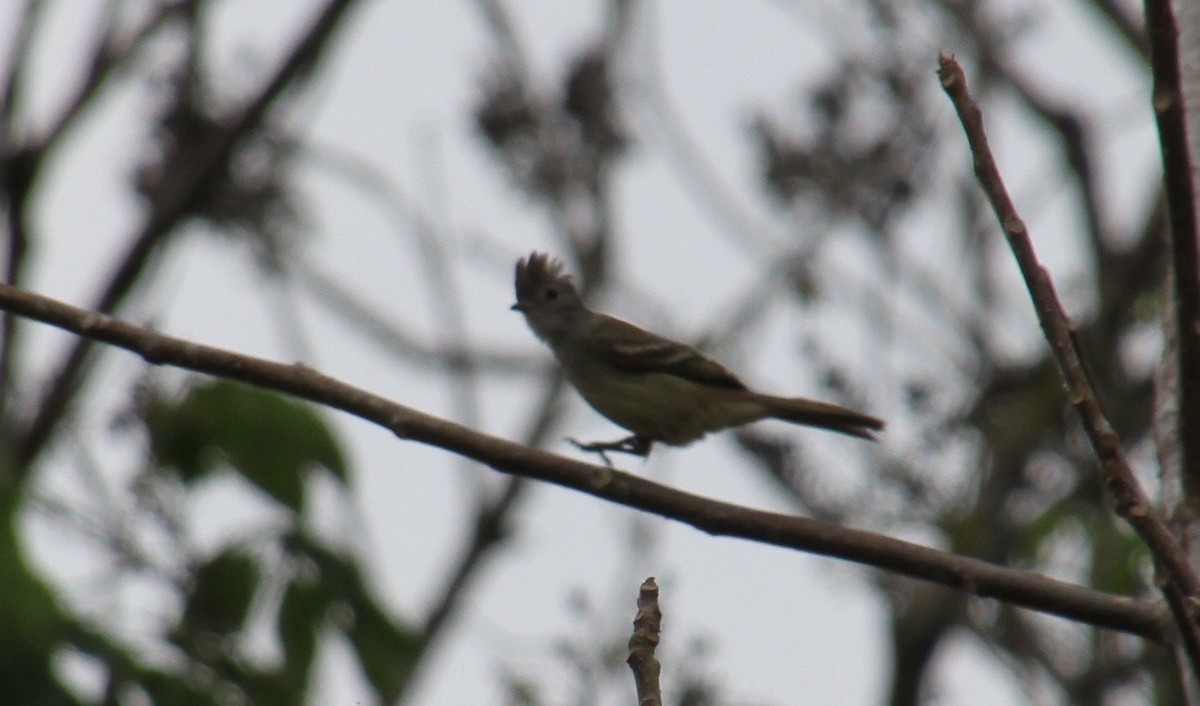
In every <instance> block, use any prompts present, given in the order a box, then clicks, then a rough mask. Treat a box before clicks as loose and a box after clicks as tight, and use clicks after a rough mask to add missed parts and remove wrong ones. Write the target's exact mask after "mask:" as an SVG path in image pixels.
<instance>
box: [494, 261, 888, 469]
mask: <svg viewBox="0 0 1200 706" xmlns="http://www.w3.org/2000/svg"><path fill="white" fill-rule="evenodd" d="M514 285H515V289H516V296H517V301H516V303H515V304H513V305H512V307H511V308H512V309H513V310H515V311H519V312H520V313H521V314H523V315H524V317H525V321H526V323H527V324H528V325H529V328H530V329H532V331H533V333H534V334H535V335H536V336H537V337H538V338H539V339H541V340H542V341H543V342H544V343H545V344H546V345H547V346H548V347H549V348H550V350H551V352H552V353H553V354H554V357H555V358H556V359H557V360H558V362H559V364H560V366H561V367H562V370H563V372H564V374H565V375H566V378H567V380H568V381H569V382H570V383H571V385H572V386H573V387H574V388H575V389H576V390H577V391H578V392H579V394H580V396H582V397H583V399H584V400H585V401H586V402H587V403H588V404H589V405H591V407H592V408H593V409H595V410H596V411H597V412H599V413H600V414H601V415H603V416H604V417H606V418H608V419H609V420H610V421H612V422H613V423H615V424H616V425H618V426H620V427H623V428H624V429H626V430H628V431H629V432H631V434H632V436H629V437H627V438H624V439H621V440H619V441H614V442H594V443H588V444H584V443H580V442H577V441H574V440H571V441H572V442H573V443H575V445H576V446H577V447H579V448H580V449H583V450H585V451H593V452H598V453H600V454H601V455H602V457H603V458H604V460H605V461H606V462H607V461H608V457H607V456H605V455H604V453H605V452H606V451H617V452H623V453H628V454H633V455H637V456H647V455H649V453H650V450H651V448H652V447H653V445H654V443H656V442H661V443H663V444H666V445H669V446H686V445H688V444H690V443H692V442H694V441H696V440H698V439H701V438H703V437H704V436H705V435H707V434H709V433H710V432H715V431H719V430H722V429H727V428H731V427H738V426H741V425H743V424H749V423H751V422H755V421H759V420H761V419H768V418H771V419H779V420H783V421H785V422H790V423H792V424H799V425H803V426H810V427H817V428H821V429H826V430H829V431H833V432H837V433H840V434H846V435H849V436H853V437H858V438H861V439H868V440H874V439H875V432H878V431H881V430H882V429H883V428H884V421H883V420H882V419H879V418H877V417H874V416H871V415H869V414H864V413H862V412H856V411H854V410H852V409H848V408H846V407H842V406H840V405H837V404H833V403H830V402H821V401H818V400H811V399H806V398H803V397H780V396H776V395H768V394H764V393H761V392H756V391H754V390H751V389H750V388H749V387H747V386H746V384H745V383H743V382H742V381H741V380H740V379H739V378H738V377H737V376H736V375H735V374H734V373H733V372H731V371H730V370H729V369H728V368H726V367H725V366H724V365H722V364H721V363H719V362H717V361H715V360H713V359H712V358H709V357H708V356H706V355H704V354H703V353H701V352H700V351H698V350H696V349H695V348H694V347H692V346H689V345H687V344H685V343H680V342H678V341H672V340H670V339H668V338H664V337H662V336H659V335H658V334H655V333H652V332H650V331H647V330H645V329H643V328H641V327H639V326H636V325H634V324H632V323H629V322H628V321H624V320H622V319H618V318H616V317H613V316H608V315H607V314H602V313H600V312H596V311H593V310H591V309H589V308H588V307H587V306H586V305H585V304H584V302H583V298H582V297H581V296H580V293H579V289H578V288H577V287H576V286H575V281H574V279H573V278H572V277H571V276H570V275H569V274H567V273H566V272H565V269H564V267H563V263H562V261H561V260H558V259H556V258H553V257H551V256H549V255H547V254H545V253H541V252H536V251H535V252H533V253H531V254H530V255H529V256H528V257H524V258H521V259H520V260H518V261H517V265H516V276H515V281H514Z"/></svg>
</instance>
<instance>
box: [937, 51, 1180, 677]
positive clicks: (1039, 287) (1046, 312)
mask: <svg viewBox="0 0 1200 706" xmlns="http://www.w3.org/2000/svg"><path fill="white" fill-rule="evenodd" d="M938 77H939V78H940V79H941V82H942V88H943V89H944V90H945V91H946V94H947V95H948V96H949V97H950V100H951V102H952V103H953V104H954V108H955V110H956V111H957V112H958V117H959V120H960V121H961V122H962V124H963V129H964V131H965V132H966V134H967V141H968V142H969V143H970V147H971V154H972V156H973V158H974V162H975V175H976V176H977V177H978V179H979V183H980V186H982V187H983V190H984V192H985V193H986V194H987V197H988V200H989V201H990V202H991V204H992V209H993V210H994V211H995V212H996V217H997V219H998V220H999V221H1000V227H1001V228H1002V230H1003V231H1004V235H1005V237H1006V238H1007V240H1008V244H1009V246H1010V247H1011V248H1012V251H1013V255H1014V256H1015V258H1016V260H1017V265H1018V267H1019V268H1020V270H1021V275H1022V277H1024V279H1025V284H1026V286H1027V287H1028V289H1029V293H1030V296H1031V297H1032V299H1033V303H1034V309H1035V310H1036V311H1037V316H1038V321H1039V322H1040V323H1041V326H1042V330H1043V332H1044V334H1045V336H1046V340H1047V341H1049V343H1050V347H1051V349H1052V351H1053V352H1054V357H1055V360H1056V361H1057V362H1058V366H1059V370H1060V371H1061V373H1062V376H1063V380H1064V382H1065V383H1066V387H1067V397H1068V400H1069V401H1070V403H1071V406H1073V407H1074V408H1075V411H1076V412H1078V413H1079V417H1080V420H1081V421H1082V423H1083V428H1084V431H1085V432H1086V433H1087V436H1088V439H1089V441H1090V442H1091V444H1092V448H1093V449H1094V451H1095V453H1096V456H1097V457H1098V458H1099V460H1100V470H1101V472H1102V474H1103V476H1104V480H1105V483H1106V484H1107V486H1108V488H1109V490H1110V491H1111V493H1112V496H1113V504H1114V507H1115V510H1116V512H1117V513H1118V514H1119V515H1121V517H1123V518H1124V519H1125V521H1126V522H1128V523H1129V525H1130V526H1131V527H1133V529H1134V531H1136V532H1137V533H1138V535H1139V536H1140V537H1141V538H1142V540H1143V541H1144V542H1145V543H1146V546H1147V547H1148V548H1149V550H1150V554H1151V555H1152V556H1153V557H1154V560H1155V562H1156V563H1157V565H1158V566H1159V568H1160V569H1161V571H1162V572H1163V574H1164V576H1163V578H1164V580H1163V581H1162V582H1161V589H1162V592H1163V595H1164V596H1165V597H1166V600H1167V604H1168V605H1169V606H1170V607H1171V612H1172V614H1173V615H1174V616H1175V619H1176V623H1177V624H1178V627H1179V630H1180V633H1181V636H1182V638H1183V641H1184V645H1185V646H1186V647H1187V649H1188V653H1189V656H1190V657H1191V659H1192V669H1193V670H1194V671H1195V672H1196V673H1197V674H1200V629H1198V628H1197V625H1196V621H1195V618H1194V616H1193V614H1192V612H1193V611H1192V604H1193V602H1194V601H1195V600H1196V599H1197V597H1200V579H1197V577H1196V574H1195V572H1194V571H1193V570H1192V567H1191V565H1190V564H1188V562H1187V558H1186V556H1185V555H1184V553H1183V552H1182V551H1181V549H1180V547H1179V545H1178V544H1177V543H1176V542H1175V538H1174V536H1173V535H1172V534H1171V532H1170V530H1168V529H1167V526H1166V524H1165V523H1164V522H1163V521H1162V519H1161V518H1160V517H1159V516H1158V513H1157V512H1155V510H1154V506H1153V505H1152V504H1151V503H1150V499H1149V497H1148V496H1147V495H1146V492H1145V490H1143V489H1142V486H1141V484H1140V483H1139V482H1138V480H1137V478H1136V477H1135V476H1134V474H1133V469H1132V468H1130V466H1129V463H1128V461H1127V460H1126V459H1125V454H1124V451H1123V450H1122V449H1121V444H1120V440H1119V439H1118V438H1117V434H1116V432H1115V431H1113V428H1112V426H1111V425H1110V424H1109V422H1108V419H1107V417H1106V416H1105V415H1104V411H1103V410H1102V409H1101V407H1100V401H1099V399H1098V398H1097V396H1096V393H1095V391H1094V390H1093V389H1092V385H1091V381H1090V380H1089V379H1088V377H1087V373H1086V372H1085V369H1084V366H1083V360H1082V359H1081V357H1080V352H1079V350H1078V348H1077V345H1076V342H1075V336H1074V327H1073V324H1072V323H1071V321H1070V319H1069V318H1068V317H1067V313H1066V311H1064V310H1063V307H1062V302H1061V301H1059V299H1058V294H1057V293H1056V292H1055V289H1054V283H1053V281H1051V279H1050V274H1049V273H1048V272H1047V271H1046V269H1045V268H1044V267H1043V266H1042V264H1041V263H1040V262H1039V260H1038V257H1037V253H1036V252H1035V251H1034V249H1033V241H1032V240H1031V239H1030V237H1029V231H1028V230H1027V229H1026V227H1025V222H1024V221H1023V220H1022V219H1021V217H1020V215H1019V214H1018V213H1017V209H1016V206H1015V205H1014V204H1013V202H1012V197H1011V196H1009V194H1008V188H1007V187H1006V186H1005V185H1004V180H1003V178H1002V177H1001V176H1000V170H999V168H998V167H997V166H996V160H995V157H994V156H993V155H992V152H991V147H990V146H989V145H988V139H987V134H986V132H985V131H984V127H983V114H982V113H981V111H980V110H979V106H978V105H976V104H975V101H974V100H973V99H972V98H971V95H970V92H969V91H968V89H967V79H966V77H965V76H964V75H963V71H962V67H961V66H959V65H958V62H957V61H955V60H954V59H953V58H952V57H948V56H942V57H941V59H940V61H939V66H938Z"/></svg>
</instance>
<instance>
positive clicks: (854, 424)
mask: <svg viewBox="0 0 1200 706" xmlns="http://www.w3.org/2000/svg"><path fill="white" fill-rule="evenodd" d="M757 397H758V400H759V401H760V402H762V404H763V405H764V406H765V407H766V409H767V415H766V416H768V417H772V418H774V419H782V420H783V421H785V422H791V423H793V424H803V425H805V426H810V427H820V428H822V429H828V430H829V431H836V432H838V433H840V434H849V435H850V436H857V437H859V438H860V439H869V440H871V441H874V440H875V434H874V432H877V431H879V430H881V429H883V426H884V422H883V420H882V419H879V418H878V417H872V416H871V415H869V414H863V413H862V412H855V411H854V410H852V409H847V408H845V407H841V406H839V405H836V404H830V403H829V402H818V401H817V400H807V399H804V398H803V397H775V396H773V395H762V394H760V395H757Z"/></svg>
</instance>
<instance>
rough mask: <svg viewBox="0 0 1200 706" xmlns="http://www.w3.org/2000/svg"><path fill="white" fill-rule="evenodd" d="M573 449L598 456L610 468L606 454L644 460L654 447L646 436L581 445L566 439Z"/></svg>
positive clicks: (581, 443)
mask: <svg viewBox="0 0 1200 706" xmlns="http://www.w3.org/2000/svg"><path fill="white" fill-rule="evenodd" d="M567 441H570V442H571V443H572V444H574V445H575V448H577V449H579V450H580V451H590V452H592V453H598V454H600V458H602V459H604V463H605V464H607V465H609V466H611V465H612V462H611V461H609V460H608V455H607V452H609V451H616V452H619V453H623V454H629V455H631V456H641V457H642V458H645V457H646V456H649V455H650V449H651V448H652V447H653V446H654V439H651V438H649V437H646V436H636V435H635V436H628V437H625V438H624V439H618V440H616V441H593V442H591V443H587V444H585V443H583V442H581V441H576V440H575V439H567Z"/></svg>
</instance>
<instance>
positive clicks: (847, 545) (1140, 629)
mask: <svg viewBox="0 0 1200 706" xmlns="http://www.w3.org/2000/svg"><path fill="white" fill-rule="evenodd" d="M0 309H3V310H5V311H8V312H11V313H13V314H16V315H19V316H25V317H28V318H31V319H36V320H38V321H41V322H43V323H47V324H50V325H52V326H56V327H58V328H61V329H64V330H66V331H70V332H72V333H75V334H78V335H79V336H82V337H86V338H88V339H90V340H93V341H100V342H103V343H108V344H110V345H113V346H116V347H119V348H124V349H126V350H129V351H132V352H134V353H137V354H139V355H140V356H141V357H142V358H144V359H145V360H146V361H148V362H150V363H152V364H155V365H172V366H175V367H179V368H184V369H187V370H194V371H197V372H201V373H207V374H210V375H216V376H220V377H225V378H229V379H233V380H240V381H242V382H245V383H249V384H252V385H257V386H259V387H263V388H267V389H271V390H276V391H278V392H282V393H285V394H289V395H294V396H296V397H299V398H302V399H306V400H309V401H312V402H315V403H317V404H321V405H326V406H329V407H333V408H335V409H339V410H342V411H344V412H347V413H349V414H353V415H355V416H357V417H360V418H362V419H365V420H367V421H370V422H373V423H375V424H378V425H380V426H382V427H384V428H386V429H389V430H391V431H392V432H393V433H394V434H396V436H398V437H400V438H401V439H407V440H411V441H417V442H419V443H423V444H428V445H431V446H436V447H438V448H442V449H446V450H447V451H451V452H453V453H456V454H459V455H462V456H466V457H468V458H472V459H474V460H476V461H479V462H480V463H483V464H485V465H487V466H490V467H491V468H493V469H495V470H497V471H499V472H501V473H505V474H509V475H512V476H518V477H522V478H533V479H537V480H542V481H546V482H549V483H553V484H555V485H559V486H562V487H565V488H572V489H574V490H578V491H580V492H583V493H587V494H589V495H592V496H595V497H598V498H602V499H605V500H608V501H611V502H614V503H617V504H620V505H625V506H627V507H632V508H636V509H639V510H644V511H646V512H651V513H655V514H658V515H661V516H663V517H666V518H669V519H673V520H677V521H679V522H683V523H686V524H689V525H692V526H693V527H696V528H697V529H699V530H701V531H704V532H707V533H709V534H715V535H724V536H729V537H739V538H742V539H748V540H752V541H756V542H761V543H764V544H770V545H774V546H778V547H785V548H791V549H796V550H800V551H805V552H811V553H815V554H822V555H825V556H832V557H838V558H841V559H845V560H848V561H853V562H857V563H860V564H866V565H869V566H874V567H877V568H880V569H885V570H888V571H894V572H897V573H901V574H904V575H907V576H912V577H914V578H919V579H923V580H926V581H931V582H934V583H938V584H942V585H945V586H950V587H952V588H956V589H958V590H961V591H966V592H968V593H971V594H974V595H977V596H983V597H987V598H996V599H999V600H1003V601H1007V602H1011V603H1014V604H1016V605H1019V606H1022V607H1025V608H1029V609H1032V610H1037V611H1041V612H1045V613H1050V614H1053V615H1058V616H1061V617H1064V618H1068V619H1070V620H1076V621H1081V622H1085V623H1089V624H1092V625H1096V626H1099V627H1105V628H1110V629H1113V630H1120V631H1124V632H1129V633H1133V634H1137V635H1141V636H1143V637H1145V638H1148V639H1151V640H1155V641H1159V642H1170V641H1172V631H1171V628H1170V625H1169V622H1168V621H1167V619H1166V617H1165V612H1164V609H1163V607H1162V605H1161V603H1160V602H1157V601H1150V600H1137V599H1133V598H1129V597H1125V596H1116V595H1112V594H1108V593H1104V592H1102V591H1096V590H1094V589H1090V588H1086V587H1084V586H1078V585H1075V584H1071V583H1067V582H1065V581H1058V580H1056V579H1052V578H1049V577H1047V576H1043V575H1041V574H1035V573H1029V572H1025V571H1018V570H1016V569H1010V568H1006V567H1003V566H998V565H995V564H991V563H988V562H986V561H981V560H979V559H973V558H970V557H963V556H958V555H955V554H951V553H949V552H944V551H940V550H937V549H933V548H930V547H925V546H921V545H919V544H913V543H911V542H906V541H903V540H900V539H895V538H893V537H888V536H885V535H881V534H877V533H874V532H867V531H864V530H857V529H851V528H848V527H841V526H838V525H834V524H830V523H826V522H820V521H817V520H813V519H810V518H807V517H797V516H792V515H785V514H781V513H775V512H766V511H762V510H754V509H751V508H746V507H742V506H739V505H735V504H732V503H727V502H722V501H719V500H713V499H711V498H705V497H702V496H699V495H694V494H692V493H687V492H684V491H681V490H678V489H675V488H671V487H669V486H665V485H662V484H659V483H655V482H654V481H651V480H648V479H646V478H642V477H640V476H636V475H633V474H630V473H625V472H622V471H618V470H615V469H612V468H605V467H602V466H595V465H592V464H588V463H583V462H581V461H576V460H573V459H569V458H565V457H562V456H558V455H555V454H551V453H549V452H546V451H541V450H539V449H533V448H529V447H527V446H522V445H520V444H517V443H514V442H511V441H506V440H504V439H500V438H497V437H494V436H489V435H487V434H482V433H480V432H477V431H474V430H473V429H469V428H467V427H464V426H462V425H460V424H456V423H454V422H451V421H449V420H445V419H440V418H438V417H434V416H432V415H429V414H425V413H424V412H420V411H418V410H415V409H412V408H410V407H405V406H403V405H400V404H397V403H395V402H392V401H390V400H387V399H385V398H383V397H380V396H378V395H375V394H372V393H371V392H368V391H366V390H363V389H360V388H356V387H353V386H351V385H349V384H347V383H344V382H342V381H340V380H337V379H335V378H332V377H330V376H328V375H323V374H321V373H319V372H317V371H315V370H313V369H311V368H308V367H306V366H304V365H301V364H293V365H286V364H283V363H276V362H273V361H269V360H265V359H262V358H255V357H253V356H248V355H241V354H238V353H234V352H232V351H228V350H223V349H220V348H215V347H212V346H206V345H202V344H199V343H194V342H192V341H187V340H183V339H180V338H175V337H173V336H167V335H164V334H161V333H156V332H154V331H151V330H149V329H145V328H142V327H140V326H135V325H134V324H131V323H129V322H127V321H123V320H121V319H118V318H115V317H111V316H107V315H104V314H100V313H97V312H92V311H88V310H86V309H79V308H77V307H74V306H71V305H69V304H65V303H63V302H59V301H56V300H54V299H50V298H48V297H43V296H41V295H38V294H34V293H32V292H27V291H24V290H21V289H18V288H16V287H11V286H8V285H5V284H0Z"/></svg>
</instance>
